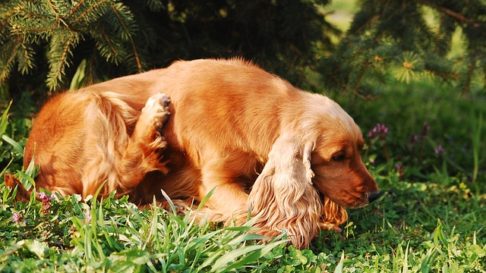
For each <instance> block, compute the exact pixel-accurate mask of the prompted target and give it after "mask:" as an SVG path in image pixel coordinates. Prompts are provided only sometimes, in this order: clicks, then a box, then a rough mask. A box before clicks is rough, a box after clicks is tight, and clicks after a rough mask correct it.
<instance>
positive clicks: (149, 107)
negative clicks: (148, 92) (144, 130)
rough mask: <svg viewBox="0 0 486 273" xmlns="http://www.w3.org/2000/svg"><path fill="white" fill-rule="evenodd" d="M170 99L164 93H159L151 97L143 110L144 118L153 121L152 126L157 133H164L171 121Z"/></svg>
mask: <svg viewBox="0 0 486 273" xmlns="http://www.w3.org/2000/svg"><path fill="white" fill-rule="evenodd" d="M169 105H170V98H169V96H167V95H166V94H164V93H159V94H155V95H153V96H151V97H150V98H149V99H148V100H147V102H146V103H145V107H144V108H143V109H142V116H145V117H146V118H147V119H151V122H150V123H151V126H153V129H154V130H155V131H157V132H160V131H162V129H163V128H164V126H165V124H166V123H167V121H168V120H169V117H170V112H169Z"/></svg>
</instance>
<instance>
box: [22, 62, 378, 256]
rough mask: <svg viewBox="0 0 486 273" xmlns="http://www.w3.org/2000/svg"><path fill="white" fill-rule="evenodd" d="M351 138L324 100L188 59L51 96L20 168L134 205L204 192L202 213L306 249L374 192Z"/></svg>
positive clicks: (355, 136) (240, 66)
mask: <svg viewBox="0 0 486 273" xmlns="http://www.w3.org/2000/svg"><path fill="white" fill-rule="evenodd" d="M162 93H164V94H166V95H167V96H168V97H170V100H171V103H170V104H168V102H167V97H165V96H164V95H163V94H162ZM168 112H170V115H169V114H168ZM166 119H168V121H167V124H165V127H164V123H165V120H166ZM362 145H363V138H362V134H361V132H360V130H359V128H358V126H357V125H356V124H355V123H354V121H353V119H352V118H351V117H350V116H349V115H348V114H347V113H346V112H345V111H344V110H343V109H342V108H341V107H340V106H339V105H338V104H336V103H335V102H334V101H332V100H331V99H329V98H327V97H325V96H322V95H317V94H311V93H308V92H304V91H301V90H299V89H297V88H295V87H294V86H292V85H291V84H289V83H288V82H286V81H284V80H282V79H281V78H279V77H277V76H275V75H272V74H270V73H268V72H265V71H264V70H262V69H260V68H258V67H256V66H254V65H252V64H250V63H247V62H244V61H241V60H237V59H233V60H195V61H188V62H186V61H180V62H176V63H174V64H172V65H171V66H170V67H168V68H165V69H158V70H152V71H149V72H146V73H142V74H137V75H132V76H127V77H122V78H117V79H114V80H110V81H107V82H103V83H99V84H96V85H92V86H89V87H86V88H83V89H82V90H79V91H76V92H68V93H63V94H61V95H58V96H56V97H54V98H52V99H51V100H50V101H49V102H48V103H47V104H46V105H45V106H44V107H43V109H42V110H41V112H40V113H39V115H38V117H37V119H36V120H35V123H34V126H33V129H32V132H31V134H30V137H29V140H28V142H27V145H26V149H25V158H24V164H25V165H27V164H28V163H29V162H30V160H31V159H34V161H35V163H36V164H38V165H39V166H40V173H39V176H38V177H37V179H36V183H37V186H38V187H43V188H47V189H49V190H52V191H58V192H61V193H63V194H75V193H78V194H82V196H83V197H86V196H88V195H93V194H94V193H95V191H96V190H97V188H98V187H100V186H102V185H103V190H102V194H107V193H110V192H112V191H115V190H116V191H117V192H118V193H120V194H122V193H128V194H130V196H131V198H132V200H134V201H135V202H138V203H146V202H150V201H151V200H152V198H153V196H154V195H155V196H157V197H160V190H161V189H163V190H164V191H165V192H167V193H168V195H169V196H170V197H171V198H188V197H189V198H191V197H192V198H195V199H196V200H201V198H203V197H204V196H205V195H206V194H208V193H209V192H210V191H211V190H212V189H215V192H214V194H213V195H212V197H211V198H210V199H209V201H208V202H207V203H206V208H205V209H204V210H203V212H204V214H205V216H206V217H207V218H208V219H210V220H218V221H227V222H228V221H230V220H232V219H233V220H235V221H236V223H241V222H243V221H244V220H245V219H246V216H247V213H248V212H251V215H253V216H255V220H254V221H255V222H254V226H255V227H258V228H259V230H260V232H261V233H263V234H268V235H271V236H272V235H275V234H278V233H280V232H282V231H283V230H286V231H287V232H288V234H289V237H290V239H291V241H292V243H293V244H294V245H296V246H297V247H306V246H308V245H309V243H310V241H311V240H312V239H313V238H314V237H315V235H316V234H317V232H318V231H319V230H320V229H322V228H324V229H338V226H339V225H340V224H342V223H344V222H345V221H346V220H347V214H346V210H345V209H344V208H346V207H359V206H363V205H365V204H366V203H367V202H368V200H367V197H368V194H369V193H370V192H374V191H376V190H377V186H376V184H375V182H374V180H373V179H372V178H371V176H370V175H369V173H368V171H367V170H366V168H365V167H364V165H363V163H362V161H361V158H360V154H359V150H360V148H361V146H362Z"/></svg>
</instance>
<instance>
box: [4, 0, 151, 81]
mask: <svg viewBox="0 0 486 273" xmlns="http://www.w3.org/2000/svg"><path fill="white" fill-rule="evenodd" d="M0 26H1V29H2V31H1V32H0V45H1V47H0V49H1V50H0V56H1V57H0V80H3V81H4V80H6V79H7V78H8V77H9V75H10V74H11V73H12V70H13V69H15V67H16V69H17V71H18V72H19V73H20V74H23V75H25V74H27V73H28V72H31V71H32V70H33V69H34V68H35V63H36V60H35V55H36V54H37V55H39V54H46V55H47V61H48V64H49V70H48V73H47V79H46V84H47V86H48V87H49V89H51V90H54V89H56V88H59V87H60V86H61V83H62V81H63V80H64V79H65V74H66V69H67V68H68V67H69V66H70V65H71V64H72V61H73V60H72V59H73V51H74V50H75V49H77V48H78V47H79V46H80V43H81V42H85V43H86V42H88V41H89V42H90V43H94V45H95V47H96V49H97V53H98V54H99V55H100V56H101V57H102V58H103V59H104V60H105V61H106V62H109V63H113V64H121V63H122V62H124V63H125V64H132V62H131V60H132V59H133V60H135V65H136V67H137V68H138V70H139V71H140V70H141V64H140V60H139V59H140V57H139V56H138V52H137V49H136V47H135V45H134V41H133V33H134V32H135V31H136V26H135V21H134V17H133V14H132V12H131V11H130V10H129V9H128V7H127V6H125V5H124V4H122V3H120V1H116V0H103V1H97V0H83V1H73V2H70V1H54V0H43V1H37V0H36V1H32V0H30V1H24V0H9V1H6V2H4V3H2V5H1V6H0Z"/></svg>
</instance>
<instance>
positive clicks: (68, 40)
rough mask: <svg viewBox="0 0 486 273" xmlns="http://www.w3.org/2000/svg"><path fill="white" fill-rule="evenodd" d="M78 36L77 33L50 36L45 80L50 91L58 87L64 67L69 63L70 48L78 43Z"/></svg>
mask: <svg viewBox="0 0 486 273" xmlns="http://www.w3.org/2000/svg"><path fill="white" fill-rule="evenodd" d="M80 38H81V37H80V36H79V34H77V33H69V34H66V33H57V34H55V35H53V36H52V38H51V48H50V50H49V53H48V60H49V74H48V76H47V81H46V83H47V86H48V87H49V89H50V90H51V91H52V90H55V89H56V88H58V87H59V84H60V82H61V81H62V78H63V77H64V73H65V70H66V67H68V66H69V64H70V63H69V58H70V57H71V54H72V49H73V48H74V47H75V46H76V45H77V44H78V43H79V41H80Z"/></svg>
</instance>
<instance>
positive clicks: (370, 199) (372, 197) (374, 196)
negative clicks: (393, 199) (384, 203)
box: [368, 191, 383, 203]
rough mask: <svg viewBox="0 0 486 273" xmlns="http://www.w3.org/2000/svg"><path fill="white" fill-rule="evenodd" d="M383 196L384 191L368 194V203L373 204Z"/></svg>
mask: <svg viewBox="0 0 486 273" xmlns="http://www.w3.org/2000/svg"><path fill="white" fill-rule="evenodd" d="M382 195H383V192H382V191H373V192H370V193H369V194H368V202H369V203H371V202H373V201H375V200H376V199H378V198H380V196H382Z"/></svg>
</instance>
